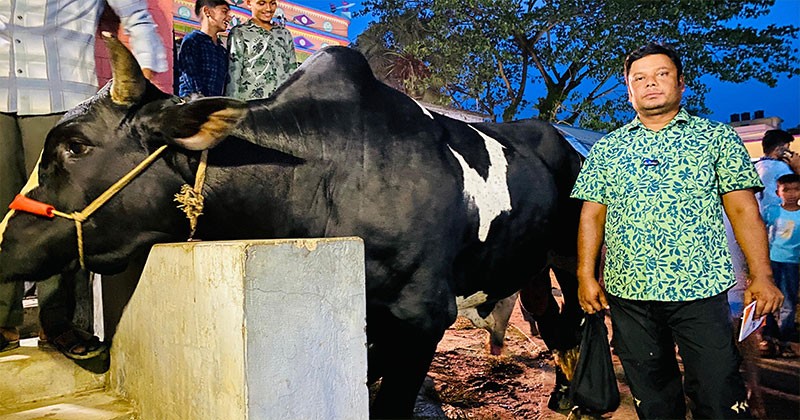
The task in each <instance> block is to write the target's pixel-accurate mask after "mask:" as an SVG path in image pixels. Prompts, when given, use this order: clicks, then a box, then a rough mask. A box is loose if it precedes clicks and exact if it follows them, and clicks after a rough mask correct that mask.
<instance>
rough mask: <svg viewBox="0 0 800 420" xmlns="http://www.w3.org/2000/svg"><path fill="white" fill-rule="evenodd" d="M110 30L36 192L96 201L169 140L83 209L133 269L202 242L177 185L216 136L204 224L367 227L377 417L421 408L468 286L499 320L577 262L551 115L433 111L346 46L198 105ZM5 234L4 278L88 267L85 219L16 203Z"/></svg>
mask: <svg viewBox="0 0 800 420" xmlns="http://www.w3.org/2000/svg"><path fill="white" fill-rule="evenodd" d="M107 44H108V45H109V47H110V49H111V50H112V57H113V59H112V62H113V67H114V81H113V83H112V85H111V86H106V87H105V88H103V89H102V90H101V91H99V92H98V94H97V95H96V96H95V97H93V98H92V99H90V100H89V101H87V102H86V103H84V104H83V105H81V106H79V107H78V108H77V109H75V110H73V111H71V112H70V113H68V115H66V116H65V118H64V119H63V120H62V121H61V122H60V123H59V124H58V125H57V126H56V127H55V128H53V130H52V131H51V132H50V133H49V135H48V137H47V140H46V144H45V147H44V151H43V154H42V158H41V162H40V164H39V166H38V169H37V172H38V173H34V175H33V176H32V177H31V180H30V181H29V185H28V186H26V189H25V190H23V193H24V194H25V195H27V196H28V197H29V198H32V199H34V200H38V201H40V202H44V203H48V204H51V205H53V206H54V207H55V208H56V209H58V210H60V211H62V212H72V211H78V210H81V209H83V208H85V207H86V206H87V204H88V203H90V202H91V201H92V200H93V199H94V198H95V197H97V196H99V195H100V194H101V193H103V191H105V190H106V189H107V188H108V187H109V186H110V185H111V184H112V183H114V181H116V180H117V179H119V178H121V177H122V176H124V175H125V173H127V172H128V171H129V170H130V169H131V168H133V167H134V166H136V164H137V163H139V162H141V161H143V160H144V159H145V158H146V157H147V156H148V155H149V154H150V153H151V152H152V151H153V150H154V149H156V148H158V147H159V146H162V145H165V144H166V145H168V148H167V149H166V151H165V153H164V154H163V155H161V157H159V158H158V159H157V160H155V161H154V163H152V165H151V166H150V167H149V168H148V169H147V170H145V171H144V172H143V173H141V174H140V175H139V176H138V177H137V178H136V179H135V180H134V181H133V182H131V183H130V184H129V185H128V186H127V187H125V188H124V189H122V190H121V191H120V192H119V193H118V194H117V195H116V196H114V197H113V198H111V199H110V200H109V201H108V202H107V203H105V204H104V205H103V206H102V207H100V208H99V209H98V210H97V211H96V212H95V213H94V214H92V215H91V216H90V217H89V218H88V219H87V220H85V221H84V222H83V224H82V231H83V252H84V257H85V258H84V259H85V263H86V266H87V268H88V269H89V270H92V271H95V272H99V273H113V272H118V271H120V270H121V269H123V268H124V267H125V265H126V263H127V261H128V258H129V257H130V256H131V255H132V254H134V253H135V252H137V251H139V250H142V249H143V248H147V247H150V246H151V245H153V244H154V243H157V242H168V241H173V242H174V241H182V240H185V239H186V237H187V235H188V223H187V222H186V220H185V219H184V216H183V214H182V213H181V212H180V211H179V210H177V209H176V207H175V204H174V202H173V195H174V194H175V193H176V192H177V191H179V190H180V187H181V185H183V184H185V183H188V184H190V185H191V184H193V183H194V177H195V170H196V168H197V166H198V156H199V154H200V153H199V152H198V150H201V149H206V148H210V147H214V146H215V147H214V148H213V150H211V151H210V153H209V161H208V171H207V177H206V182H205V186H204V190H203V192H204V195H205V209H204V215H203V216H202V217H201V219H200V222H199V226H198V230H197V234H196V236H197V237H199V238H202V239H204V240H230V239H250V238H290V237H336V236H353V235H355V236H360V237H362V238H363V239H364V242H365V252H366V273H367V278H366V282H367V290H366V293H367V325H368V328H367V329H368V331H367V335H368V342H369V376H370V379H371V380H374V379H377V378H382V382H381V388H380V391H379V392H378V395H377V397H376V400H375V401H374V403H373V407H372V411H371V412H372V415H374V416H378V417H393V416H409V415H410V413H411V410H412V409H413V404H414V399H415V395H416V392H417V390H418V389H419V387H420V385H421V383H422V380H423V379H424V377H425V374H426V372H427V370H428V368H429V365H430V362H431V360H432V357H433V354H434V351H435V348H436V345H437V343H438V341H439V340H440V339H441V338H442V336H443V334H444V331H445V329H446V328H447V327H448V326H450V325H451V324H452V323H453V321H454V320H455V317H456V315H457V313H458V310H459V309H465V308H458V307H457V298H459V297H461V298H469V299H466V300H465V301H464V300H458V302H468V303H470V304H471V306H472V307H473V308H474V310H473V311H472V314H473V317H474V315H475V314H477V315H478V316H479V317H483V318H487V319H488V318H490V316H489V315H490V313H491V311H492V309H493V308H494V305H495V303H496V302H498V301H499V300H500V299H503V298H506V297H508V296H509V295H511V294H513V293H514V292H516V291H517V290H520V289H522V288H527V290H528V291H529V292H530V291H536V292H534V293H533V294H534V295H537V296H540V297H541V295H542V294H549V291H550V288H549V278H548V277H547V275H546V274H543V273H546V271H545V270H546V269H547V268H548V267H550V266H552V265H553V262H554V261H556V260H557V259H558V258H559V257H560V258H562V259H565V260H572V261H573V262H574V252H575V248H576V246H575V237H576V229H577V220H578V212H579V203H577V202H575V201H574V200H571V199H570V198H569V197H568V196H569V192H570V189H571V187H572V185H573V183H574V181H575V178H576V176H577V173H578V170H579V167H580V162H581V158H580V156H579V155H578V154H577V153H576V152H575V151H574V150H573V149H572V148H571V146H570V145H569V144H568V143H567V142H566V141H565V140H564V139H563V138H562V137H561V136H560V135H559V134H558V133H557V132H556V130H555V129H554V128H553V127H552V126H550V125H548V124H546V123H543V122H540V121H535V120H528V121H519V122H512V123H503V124H494V123H480V124H471V125H468V124H465V123H463V122H459V121H456V120H453V119H450V118H447V117H445V116H442V115H438V114H430V113H428V112H427V111H425V110H424V109H423V108H422V107H421V106H419V104H418V103H416V102H415V101H413V100H412V99H410V98H408V97H406V96H404V95H403V94H401V93H399V92H397V91H395V90H393V89H391V88H389V87H387V86H386V85H383V84H382V83H380V82H378V81H377V80H376V79H375V78H374V76H373V74H372V72H371V71H370V69H369V67H368V65H367V63H366V61H365V60H364V58H363V57H362V56H361V55H360V54H358V53H357V52H355V51H353V50H350V49H347V48H338V47H335V48H327V49H325V50H323V51H322V52H320V53H318V54H317V55H315V56H313V57H311V58H309V59H308V60H307V61H306V63H304V64H303V65H302V66H301V67H300V68H299V69H298V70H297V71H296V72H295V74H294V75H293V76H292V77H291V78H290V79H289V80H288V81H287V82H286V83H284V84H283V85H282V87H281V88H279V90H278V91H277V92H276V93H275V94H274V95H273V96H272V97H271V98H269V99H265V100H259V101H251V102H248V103H244V102H240V101H235V100H232V99H225V98H205V99H198V100H193V101H189V102H182V101H179V100H177V99H176V98H174V97H171V96H170V95H167V94H164V93H163V92H161V91H159V90H158V89H157V88H155V87H154V86H153V85H151V84H150V83H149V82H147V81H145V79H144V78H143V77H142V74H141V71H140V70H139V69H138V67H137V66H136V65H135V61H134V60H133V59H132V57H131V55H130V53H129V52H128V51H127V50H126V49H125V48H124V47H122V46H121V44H119V43H118V42H117V41H116V40H107ZM0 235H2V236H0V280H2V281H21V280H30V279H44V278H47V277H49V276H51V275H53V274H57V273H59V272H64V271H67V270H71V269H75V268H76V266H77V264H78V245H77V239H76V227H75V224H74V222H73V221H71V220H67V219H62V218H55V219H53V220H48V219H45V218H42V217H40V216H36V215H33V214H28V213H24V212H19V211H16V212H14V211H11V212H9V214H8V215H7V216H6V218H5V220H4V223H3V225H2V226H0ZM571 269H572V270H574V267H572V268H571ZM571 284H573V286H572V287H574V277H572V279H571ZM332 286H333V287H335V285H332ZM528 294H529V295H530V294H531V293H528ZM559 328H560V329H569V330H570V331H574V330H575V329H576V328H577V326H575V325H564V326H561V327H559ZM573 344H574V343H573Z"/></svg>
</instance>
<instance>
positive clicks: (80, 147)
mask: <svg viewBox="0 0 800 420" xmlns="http://www.w3.org/2000/svg"><path fill="white" fill-rule="evenodd" d="M89 149H90V147H89V145H88V144H86V143H81V142H77V141H71V142H69V143H67V154H69V155H70V156H81V155H85V154H86V153H88V152H89Z"/></svg>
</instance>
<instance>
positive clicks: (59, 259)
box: [0, 34, 247, 281]
mask: <svg viewBox="0 0 800 420" xmlns="http://www.w3.org/2000/svg"><path fill="white" fill-rule="evenodd" d="M104 39H105V41H106V45H107V46H108V48H109V50H110V51H111V59H112V69H113V80H112V82H111V83H110V86H109V85H106V87H104V88H102V89H101V90H100V91H99V92H98V93H97V94H96V95H95V96H94V97H92V98H90V99H88V100H87V101H85V102H84V103H83V104H81V105H79V106H78V107H76V108H75V109H73V110H71V111H69V112H68V113H67V114H66V115H65V116H64V118H63V119H62V120H61V121H60V122H59V123H58V124H57V125H56V126H55V127H54V128H53V129H52V130H51V131H50V133H49V134H48V135H47V140H46V142H45V146H44V150H43V151H42V155H41V158H40V161H39V164H38V165H37V167H36V169H35V170H34V172H33V174H32V175H31V177H30V179H29V180H28V183H27V185H26V186H25V188H24V189H23V191H22V192H21V194H22V195H24V196H26V197H27V198H29V199H31V200H35V201H38V202H41V203H47V204H48V205H50V206H52V207H54V208H55V209H57V210H58V211H60V212H63V213H65V214H71V213H73V212H79V211H81V210H83V209H84V208H86V207H87V205H88V204H89V203H91V202H92V201H94V200H95V199H96V198H97V197H98V196H100V195H101V194H102V193H103V192H104V191H106V190H107V189H108V188H109V186H111V185H112V184H114V183H115V182H116V181H117V180H119V179H120V178H122V177H123V176H125V175H126V174H127V173H128V172H129V171H130V170H131V169H132V168H134V167H136V166H137V164H139V163H140V162H142V161H144V160H145V159H146V158H147V157H148V156H149V155H150V154H151V153H153V151H154V150H156V149H158V148H160V147H161V146H164V145H168V148H167V149H166V152H165V153H164V154H162V155H161V156H160V157H159V158H158V159H157V160H155V161H154V162H153V163H152V164H151V165H150V167H149V168H148V169H147V170H145V171H144V172H142V173H141V174H139V175H138V176H137V177H136V178H135V179H134V180H133V181H132V182H130V183H129V184H128V185H127V186H126V187H124V189H123V190H121V191H120V192H119V193H117V194H116V195H115V196H114V197H113V198H111V199H110V200H108V201H107V202H105V203H104V204H103V205H102V206H101V207H100V208H98V209H97V210H96V211H95V212H94V213H93V214H92V215H91V216H90V217H89V218H88V219H87V220H85V221H84V222H83V223H82V230H83V251H84V258H85V262H86V266H87V268H88V269H90V270H93V271H96V272H114V271H119V270H121V269H122V268H124V266H125V263H126V261H127V258H128V257H129V256H130V255H131V254H132V253H133V252H135V251H136V250H137V249H138V248H142V247H146V246H149V245H151V244H153V243H155V242H159V241H168V240H183V239H185V238H186V235H187V232H188V224H187V223H186V222H185V221H184V220H182V213H181V212H180V211H179V210H178V209H176V208H175V205H174V202H173V194H175V193H176V192H178V191H179V190H180V187H181V185H182V184H184V183H187V182H188V183H190V184H191V183H192V182H193V176H194V174H193V169H194V168H195V167H196V166H197V156H198V153H197V152H196V151H198V150H204V149H207V148H210V147H213V146H214V145H215V144H217V143H218V142H220V141H222V140H223V139H225V138H226V137H227V135H228V134H229V133H230V131H231V130H232V129H233V128H234V127H235V126H236V125H237V124H238V123H239V122H240V121H241V120H242V119H243V118H244V117H245V115H246V114H247V107H246V104H245V103H243V102H240V101H235V100H232V99H226V98H204V99H198V100H194V101H191V102H184V101H182V100H180V99H177V98H174V97H172V96H171V95H167V94H165V93H163V92H161V91H160V90H158V88H156V87H155V86H153V85H152V84H151V83H150V82H149V81H147V80H146V79H145V78H144V75H143V73H142V71H141V69H140V68H139V66H138V64H137V63H136V60H135V59H134V57H133V55H132V54H131V53H130V51H128V49H127V48H125V46H124V45H122V44H121V43H120V42H119V41H118V40H116V39H115V38H113V37H111V36H110V35H108V34H104ZM143 216H144V217H143ZM77 237H78V235H77V234H76V224H75V223H74V222H73V221H71V220H68V219H66V218H59V217H56V218H54V219H50V218H46V217H42V216H39V215H35V214H31V213H28V212H24V211H15V210H11V211H9V212H8V214H6V217H5V218H4V219H3V222H2V224H0V281H21V280H40V279H44V278H46V277H49V276H51V275H53V274H57V273H59V272H62V271H64V270H67V269H71V268H74V267H75V266H76V265H77V264H78V249H79V247H78V239H77Z"/></svg>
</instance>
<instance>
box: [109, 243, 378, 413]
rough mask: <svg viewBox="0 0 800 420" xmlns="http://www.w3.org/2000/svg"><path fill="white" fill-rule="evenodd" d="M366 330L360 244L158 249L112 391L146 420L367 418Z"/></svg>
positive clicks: (133, 303) (114, 358) (134, 302)
mask: <svg viewBox="0 0 800 420" xmlns="http://www.w3.org/2000/svg"><path fill="white" fill-rule="evenodd" d="M103 287H104V288H105V289H109V288H112V287H113V285H112V284H109V283H107V282H105V281H104V285H103ZM365 328H366V298H365V285H364V249H363V243H362V241H361V240H360V239H358V238H331V239H303V240H269V241H234V242H188V243H179V244H164V245H157V246H155V247H153V249H152V251H151V253H150V256H149V258H148V260H147V264H146V265H145V269H144V273H143V274H142V277H141V279H140V280H139V284H138V286H137V288H136V291H135V292H134V293H133V296H132V297H131V299H130V301H129V303H128V305H127V307H126V308H125V311H124V313H123V314H122V317H121V319H120V322H119V325H118V326H117V329H116V333H115V335H114V343H113V346H112V350H111V369H110V384H111V387H112V388H113V389H114V390H116V392H118V393H120V394H121V395H123V396H124V397H126V398H128V399H130V400H131V401H132V403H133V404H134V406H135V408H136V412H137V413H138V414H139V415H140V416H141V418H143V419H156V418H158V419H196V420H202V419H233V420H235V419H294V420H303V419H325V420H329V419H359V418H367V417H368V392H367V387H366V375H367V370H366V369H367V368H366V333H365Z"/></svg>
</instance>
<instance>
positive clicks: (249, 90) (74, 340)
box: [0, 0, 296, 360]
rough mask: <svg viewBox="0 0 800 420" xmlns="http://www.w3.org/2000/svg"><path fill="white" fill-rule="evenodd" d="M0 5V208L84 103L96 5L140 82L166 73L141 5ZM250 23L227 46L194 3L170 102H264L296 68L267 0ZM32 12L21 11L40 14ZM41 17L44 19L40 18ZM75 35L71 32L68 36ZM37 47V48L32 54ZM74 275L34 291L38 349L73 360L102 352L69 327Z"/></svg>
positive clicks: (222, 13) (1, 306) (14, 329)
mask: <svg viewBox="0 0 800 420" xmlns="http://www.w3.org/2000/svg"><path fill="white" fill-rule="evenodd" d="M44 3H45V4H44V6H42V2H41V1H32V0H13V1H12V0H0V13H2V14H3V15H4V16H6V13H7V17H9V19H7V21H2V22H0V23H2V25H0V42H6V43H8V44H9V48H7V49H6V50H5V51H6V53H7V55H8V56H7V58H6V60H4V61H3V65H5V66H6V68H5V69H4V70H3V71H4V72H6V74H8V77H5V78H2V77H0V92H2V93H0V94H4V95H5V97H0V208H3V209H5V208H7V207H8V204H9V203H11V201H12V200H13V198H14V196H15V195H16V194H17V193H19V192H20V191H21V190H23V187H24V186H25V183H26V180H27V179H28V178H29V177H31V174H32V173H34V171H35V166H36V163H37V161H38V158H39V155H40V153H41V150H42V148H43V146H44V142H45V139H46V136H47V133H48V132H49V131H50V129H51V128H52V127H53V126H55V125H56V124H57V123H58V121H59V120H60V119H61V117H62V116H63V115H64V113H65V112H66V111H68V110H70V109H72V108H74V107H75V106H76V105H78V104H79V103H81V102H83V101H84V100H86V99H87V98H89V97H91V96H93V95H94V94H95V93H96V92H97V89H98V86H97V74H96V72H95V48H94V45H95V33H96V31H97V27H98V23H99V21H100V18H101V16H102V13H103V8H104V3H106V4H108V6H109V7H110V8H111V9H112V10H113V11H114V12H115V13H116V15H117V16H118V17H119V19H120V23H121V26H122V28H123V29H124V30H125V31H126V32H127V33H128V34H129V35H130V47H131V50H132V52H133V54H134V56H135V57H136V59H137V61H138V62H139V65H140V66H141V68H142V72H143V73H144V75H145V77H147V78H148V79H151V80H153V77H154V76H155V75H157V74H159V73H162V72H165V71H166V70H167V58H166V51H165V49H164V46H163V44H162V42H161V39H160V37H159V35H158V34H157V32H156V24H155V22H154V20H153V17H152V15H151V14H150V12H149V11H148V7H147V1H145V0H105V1H104V0H47V1H46V2H44ZM246 5H247V7H248V8H249V9H250V11H251V14H252V17H251V19H250V20H248V21H246V22H244V23H242V24H240V25H237V26H236V27H234V28H231V29H230V33H229V36H228V45H227V47H226V46H224V45H223V43H222V40H221V39H220V34H223V33H225V32H226V31H228V29H229V24H230V21H231V8H230V5H229V4H228V2H227V1H225V0H198V1H197V2H196V6H195V14H196V15H197V16H198V18H199V19H200V29H199V30H195V31H192V32H191V33H189V34H187V36H186V37H185V38H184V40H183V42H182V44H181V46H180V53H179V56H178V62H177V63H176V70H175V71H176V72H178V74H179V81H180V83H179V85H178V86H177V91H178V94H179V95H180V96H184V97H196V96H223V95H227V96H232V97H236V98H238V99H242V100H248V99H261V98H266V97H269V96H270V95H271V94H272V93H273V92H274V91H275V89H277V87H278V86H279V85H280V84H281V83H282V82H283V81H285V80H286V79H287V78H288V77H289V75H290V74H291V73H292V72H293V71H294V69H295V68H296V57H295V51H294V42H293V39H292V36H291V34H290V33H289V31H288V30H287V29H286V28H285V27H283V26H282V25H280V24H278V23H277V22H275V20H274V19H273V18H274V15H275V11H276V9H277V2H276V0H246ZM42 7H44V8H45V10H44V11H43V12H42V13H31V12H32V11H36V10H39V9H41V8H42ZM42 16H44V20H42V19H41V17H42ZM76 28H77V29H76ZM38 45H41V46H43V48H34V47H36V46H38ZM88 276H89V273H88V272H86V271H84V270H76V271H74V272H69V273H62V274H60V275H57V276H54V277H52V278H50V279H47V280H45V281H40V282H38V283H36V295H37V297H38V301H39V321H40V322H39V323H40V327H41V329H40V333H39V344H40V345H41V346H50V347H54V348H55V349H57V350H59V351H60V352H61V353H63V354H64V355H65V356H66V357H69V358H71V359H76V360H83V359H90V358H93V357H96V356H98V355H99V354H101V353H103V352H104V351H105V350H106V349H107V345H106V343H104V342H102V341H100V340H99V339H98V337H96V336H94V335H93V334H92V333H91V332H89V331H87V330H86V329H85V328H81V327H80V326H78V325H75V323H74V322H73V318H74V315H75V300H76V299H75V296H74V293H75V286H76V284H78V283H88V281H89V279H88ZM24 296H25V288H24V285H23V283H6V284H0V353H2V352H5V351H9V350H13V349H15V348H17V347H19V340H20V331H19V327H20V326H21V324H22V322H23V306H22V301H23V298H24Z"/></svg>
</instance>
